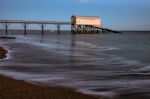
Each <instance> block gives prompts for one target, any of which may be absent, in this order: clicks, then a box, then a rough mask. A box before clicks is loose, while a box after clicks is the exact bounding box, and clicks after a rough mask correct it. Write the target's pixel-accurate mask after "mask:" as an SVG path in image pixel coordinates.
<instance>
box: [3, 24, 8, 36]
mask: <svg viewBox="0 0 150 99" xmlns="http://www.w3.org/2000/svg"><path fill="white" fill-rule="evenodd" d="M3 25H4V27H5V34H6V35H7V34H8V25H9V23H7V22H6V23H3Z"/></svg>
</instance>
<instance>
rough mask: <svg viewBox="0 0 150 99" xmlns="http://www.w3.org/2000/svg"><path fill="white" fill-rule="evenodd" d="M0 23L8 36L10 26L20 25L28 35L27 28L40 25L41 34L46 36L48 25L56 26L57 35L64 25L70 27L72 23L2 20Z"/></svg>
mask: <svg viewBox="0 0 150 99" xmlns="http://www.w3.org/2000/svg"><path fill="white" fill-rule="evenodd" d="M0 23H1V24H2V25H3V26H4V27H5V34H6V35H7V34H8V27H9V25H10V24H20V25H22V26H23V28H24V34H25V35H26V34H27V27H28V26H29V25H30V24H38V25H39V26H40V27H41V33H42V34H44V30H45V26H46V25H48V24H53V25H56V27H57V33H58V34H59V33H60V27H61V26H62V25H70V24H71V23H70V22H57V21H26V20H0Z"/></svg>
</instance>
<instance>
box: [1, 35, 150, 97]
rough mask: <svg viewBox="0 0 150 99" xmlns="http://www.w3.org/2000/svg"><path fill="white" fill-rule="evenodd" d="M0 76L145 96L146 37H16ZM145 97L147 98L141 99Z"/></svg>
mask: <svg viewBox="0 0 150 99" xmlns="http://www.w3.org/2000/svg"><path fill="white" fill-rule="evenodd" d="M16 37H17V39H16V40H0V45H2V46H4V47H5V48H7V49H8V50H9V54H8V55H9V56H8V58H7V59H3V60H0V73H1V74H5V75H8V76H11V77H14V78H17V79H23V80H26V81H37V82H42V83H46V84H50V85H53V84H54V85H62V86H69V87H73V88H75V89H77V90H78V91H81V92H84V93H88V94H93V95H107V96H111V97H113V96H115V95H120V96H121V95H122V96H123V95H131V96H132V94H133V95H135V94H137V95H142V96H146V97H148V98H147V99H149V98H150V96H149V95H150V33H148V32H124V33H122V34H79V35H71V34H67V33H66V34H65V33H64V34H60V35H57V34H54V33H51V34H50V33H49V34H48V33H47V34H45V35H40V34H28V35H26V36H24V35H16ZM142 99H146V98H142Z"/></svg>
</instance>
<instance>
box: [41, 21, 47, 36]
mask: <svg viewBox="0 0 150 99" xmlns="http://www.w3.org/2000/svg"><path fill="white" fill-rule="evenodd" d="M45 26H46V24H40V27H41V33H42V35H43V34H44V28H45Z"/></svg>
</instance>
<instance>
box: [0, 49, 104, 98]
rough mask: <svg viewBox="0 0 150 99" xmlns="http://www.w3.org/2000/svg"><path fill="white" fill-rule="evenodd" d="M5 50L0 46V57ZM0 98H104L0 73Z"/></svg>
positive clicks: (3, 55)
mask: <svg viewBox="0 0 150 99" xmlns="http://www.w3.org/2000/svg"><path fill="white" fill-rule="evenodd" d="M6 53H7V51H6V50H5V49H4V48H2V47H0V58H1V59H2V58H4V57H5V54H6ZM0 99H106V98H99V97H94V96H90V95H85V94H82V93H79V92H75V91H73V89H69V88H63V87H50V86H46V85H39V84H37V85H35V84H29V83H27V82H24V81H22V80H15V79H12V78H9V77H5V76H3V75H0Z"/></svg>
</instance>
